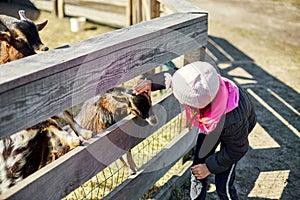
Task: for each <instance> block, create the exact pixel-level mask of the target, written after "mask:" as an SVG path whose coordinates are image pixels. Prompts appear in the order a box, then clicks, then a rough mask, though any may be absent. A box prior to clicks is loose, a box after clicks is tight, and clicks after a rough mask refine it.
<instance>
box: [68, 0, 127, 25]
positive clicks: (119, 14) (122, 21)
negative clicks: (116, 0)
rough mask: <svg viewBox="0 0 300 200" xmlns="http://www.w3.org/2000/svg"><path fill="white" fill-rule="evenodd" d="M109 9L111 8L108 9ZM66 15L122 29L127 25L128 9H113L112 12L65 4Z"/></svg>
mask: <svg viewBox="0 0 300 200" xmlns="http://www.w3.org/2000/svg"><path fill="white" fill-rule="evenodd" d="M107 9H109V8H107ZM64 11H65V15H67V16H77V17H85V18H87V19H88V20H90V21H94V22H97V23H101V24H106V25H110V26H113V27H117V28H122V27H125V26H126V25H127V18H126V8H123V9H122V8H115V9H114V8H112V9H111V11H106V10H103V9H102V10H101V9H94V8H88V7H82V6H79V5H71V4H65V6H64Z"/></svg>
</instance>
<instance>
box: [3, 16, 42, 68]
mask: <svg viewBox="0 0 300 200" xmlns="http://www.w3.org/2000/svg"><path fill="white" fill-rule="evenodd" d="M19 16H20V20H19V19H16V18H14V17H10V16H6V15H0V42H1V49H0V56H1V57H0V58H1V60H0V64H3V63H6V62H9V61H13V60H17V59H20V58H23V57H26V56H30V55H33V54H36V53H39V52H40V51H47V50H48V47H47V46H45V45H44V44H43V43H42V42H41V39H40V36H39V33H38V32H39V31H40V30H42V29H43V28H44V27H45V26H46V24H47V22H48V21H47V20H46V21H44V22H42V23H38V24H35V23H34V22H33V21H32V20H30V19H28V18H26V16H25V12H24V11H23V10H20V11H19Z"/></svg>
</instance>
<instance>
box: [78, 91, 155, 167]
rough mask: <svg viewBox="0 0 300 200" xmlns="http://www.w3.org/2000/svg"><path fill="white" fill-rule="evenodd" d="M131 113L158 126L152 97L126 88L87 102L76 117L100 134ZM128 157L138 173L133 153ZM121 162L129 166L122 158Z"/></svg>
mask: <svg viewBox="0 0 300 200" xmlns="http://www.w3.org/2000/svg"><path fill="white" fill-rule="evenodd" d="M130 113H131V114H133V115H134V116H136V117H138V118H142V119H144V120H145V121H147V122H148V123H149V124H150V125H152V126H154V125H156V124H157V117H156V115H155V114H154V113H153V111H152V101H151V98H150V96H149V95H148V94H146V93H143V94H139V95H135V94H133V93H132V91H131V90H128V89H124V88H114V89H112V90H109V91H107V92H105V93H103V94H102V95H100V96H96V97H94V98H92V99H90V100H88V101H86V102H85V103H84V104H83V106H82V108H81V111H80V112H79V114H78V115H77V116H76V121H77V122H78V123H79V124H80V126H81V127H82V128H84V129H88V130H91V131H92V132H93V133H95V134H98V133H100V132H102V131H103V130H105V129H107V128H108V127H109V126H111V125H113V124H114V123H116V122H117V121H119V120H121V119H123V118H124V117H125V116H127V115H128V114H130ZM126 156H127V160H128V164H129V167H130V169H131V170H132V171H133V172H136V170H137V167H136V165H135V163H134V161H133V158H132V154H131V152H130V151H129V152H128V153H126ZM121 161H122V162H123V163H124V164H125V165H126V166H128V165H127V164H126V162H125V161H124V160H123V158H122V157H121Z"/></svg>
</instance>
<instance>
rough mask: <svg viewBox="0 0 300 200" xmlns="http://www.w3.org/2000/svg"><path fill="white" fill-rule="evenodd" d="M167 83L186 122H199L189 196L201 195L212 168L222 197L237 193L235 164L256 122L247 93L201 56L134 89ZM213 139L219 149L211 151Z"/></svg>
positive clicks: (195, 124)
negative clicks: (179, 105) (184, 114)
mask: <svg viewBox="0 0 300 200" xmlns="http://www.w3.org/2000/svg"><path fill="white" fill-rule="evenodd" d="M169 87H171V88H172V92H173V95H174V96H175V98H176V99H177V100H178V101H179V103H180V104H182V105H183V106H184V107H185V110H186V115H187V120H188V121H187V124H188V126H189V128H191V126H197V127H198V128H199V134H198V139H197V145H196V149H195V155H194V161H193V166H192V168H191V169H192V176H191V191H190V195H191V199H199V200H200V199H201V200H203V199H205V197H206V190H207V177H208V176H209V175H210V174H211V173H213V174H215V185H216V190H217V193H218V195H219V198H220V199H221V200H223V199H224V200H225V199H234V200H235V199H238V195H237V192H236V189H235V187H234V180H235V168H236V164H237V162H238V161H239V160H240V159H241V158H242V157H243V156H244V155H245V153H246V152H247V150H248V147H249V142H248V135H249V133H250V132H251V131H252V129H253V128H254V126H255V124H256V114H255V111H254V107H253V105H252V102H251V100H250V98H249V95H248V94H247V92H246V91H245V90H244V89H243V88H241V87H240V86H237V85H235V84H234V83H233V82H232V81H230V80H228V79H226V78H224V77H222V76H220V75H219V74H218V73H217V71H216V69H215V68H214V67H213V66H212V65H210V64H209V63H206V62H200V61H198V62H194V63H190V64H188V65H186V66H184V67H182V68H180V69H170V70H168V71H167V72H161V73H158V74H154V75H152V76H149V77H148V78H147V79H146V80H139V81H138V82H137V84H136V85H135V86H134V88H133V89H134V91H135V93H137V94H139V93H142V92H148V93H150V91H155V90H160V89H165V88H169ZM218 144H221V145H220V146H221V148H220V151H218V152H215V149H216V147H217V146H218Z"/></svg>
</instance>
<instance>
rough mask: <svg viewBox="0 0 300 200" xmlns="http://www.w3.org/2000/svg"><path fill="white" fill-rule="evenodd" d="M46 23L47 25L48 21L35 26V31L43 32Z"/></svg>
mask: <svg viewBox="0 0 300 200" xmlns="http://www.w3.org/2000/svg"><path fill="white" fill-rule="evenodd" d="M47 23H48V20H45V21H44V22H41V23H38V24H36V28H37V30H38V31H41V30H43V28H44V27H45V26H46V25H47Z"/></svg>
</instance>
